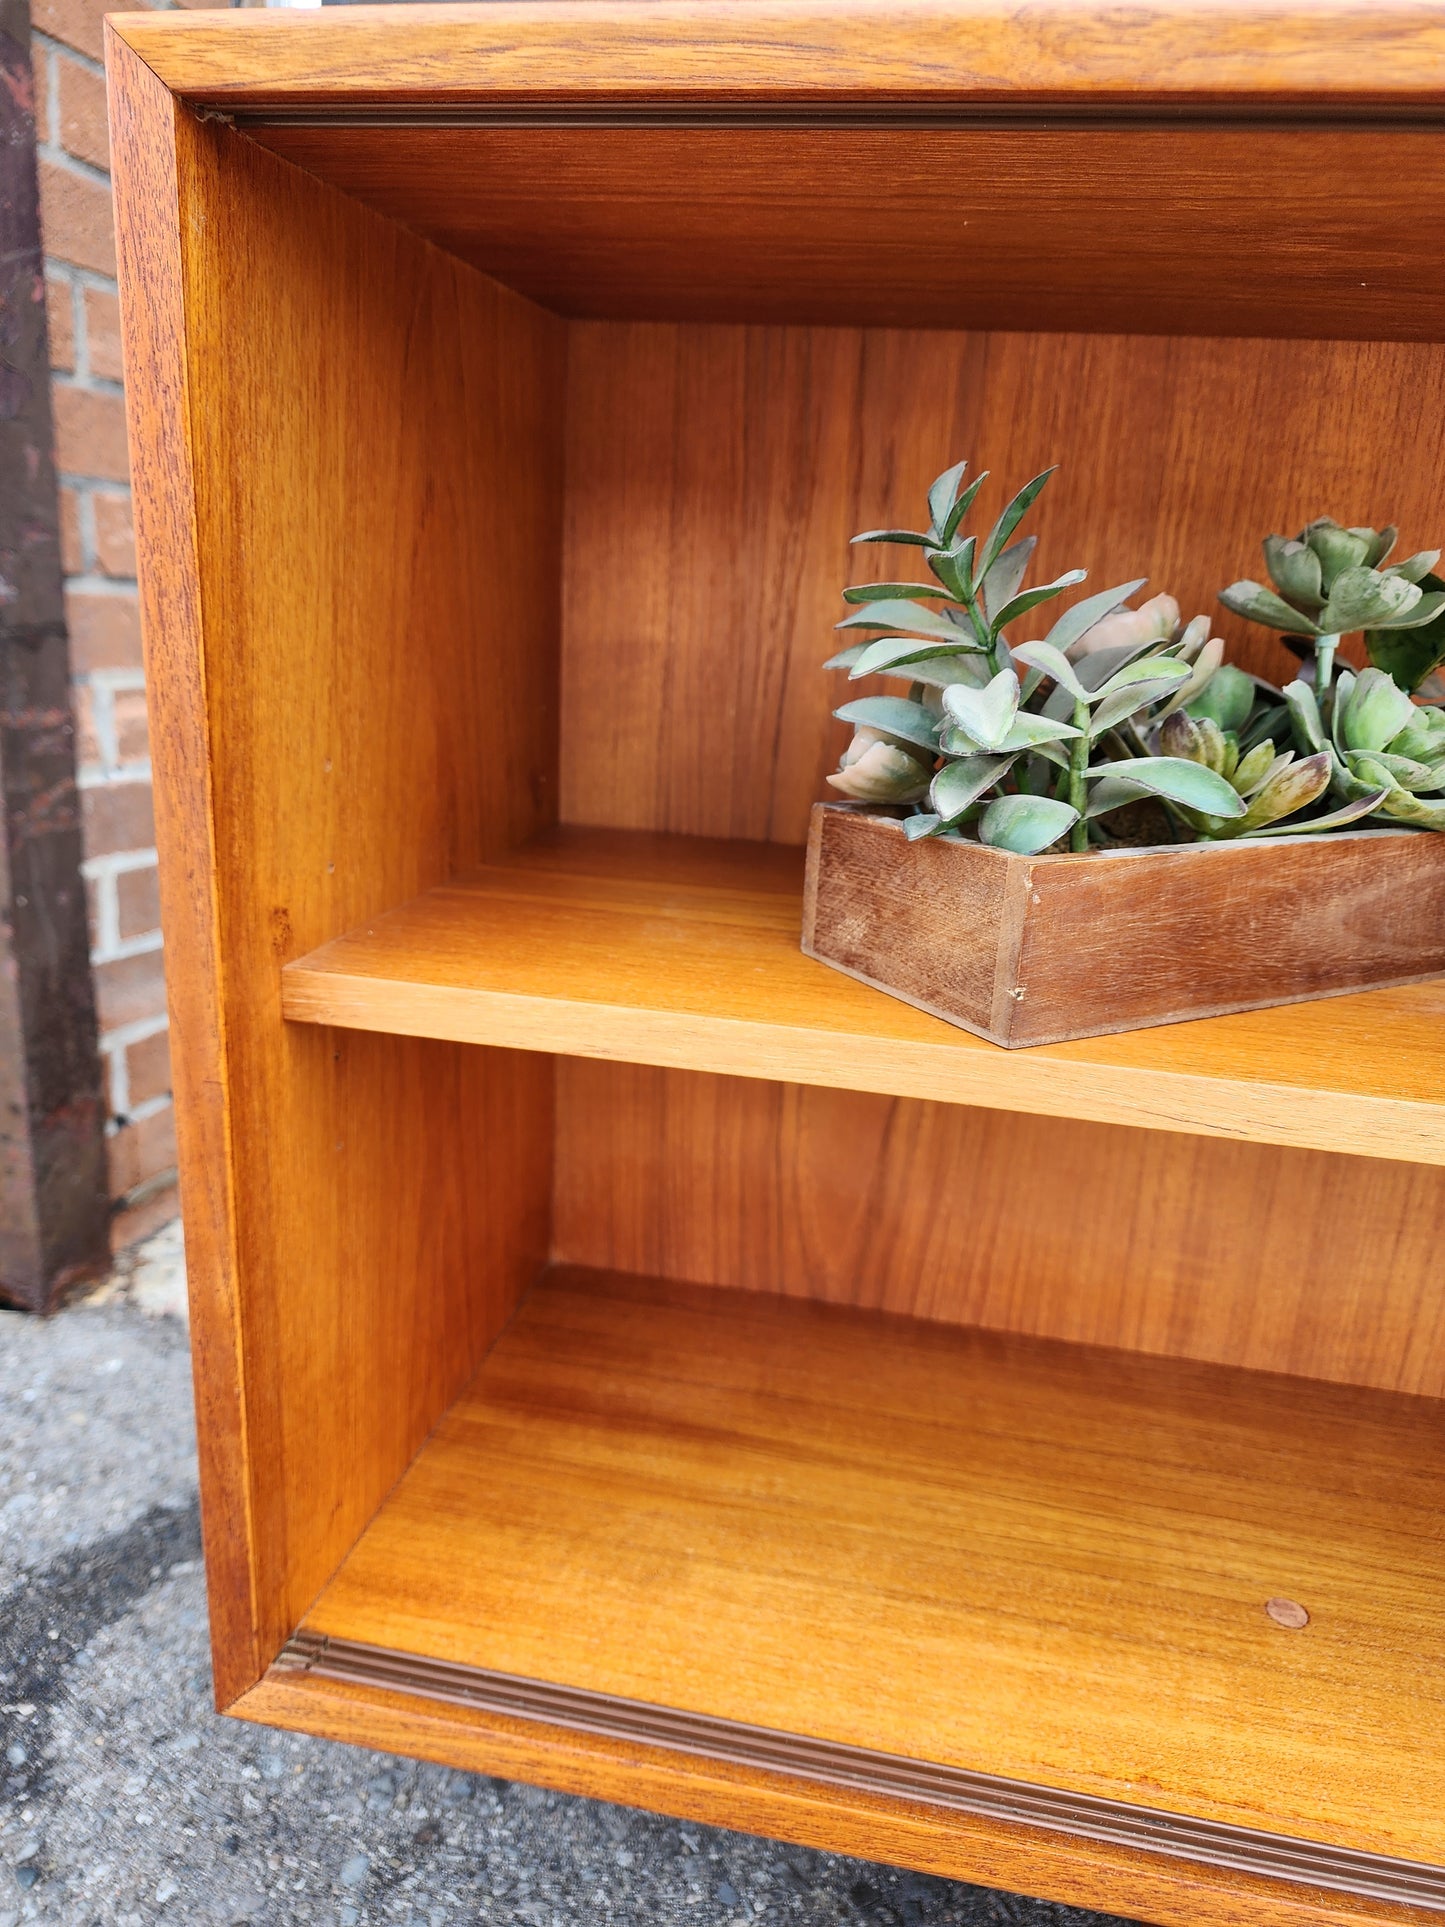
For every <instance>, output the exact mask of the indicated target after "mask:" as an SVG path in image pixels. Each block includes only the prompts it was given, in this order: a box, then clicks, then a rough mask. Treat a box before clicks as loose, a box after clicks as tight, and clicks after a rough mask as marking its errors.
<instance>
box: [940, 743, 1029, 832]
mask: <svg viewBox="0 0 1445 1927" xmlns="http://www.w3.org/2000/svg"><path fill="white" fill-rule="evenodd" d="M1013 762H1014V759H1013V757H1012V756H965V757H963V758H962V759H961V760H960V761H959V762H957V763H945V764H944V766H943V768H942V769H941V770H940V771H939V772H938V774H937V775H936V776H935V777H934V779H933V786H932V788H931V789H930V790H929V792H928V800H929V803H930V804H931V805H932V807H933V808H934V809H935V810H936V811H937V813H938V816H939V820H940V821H941V822H944V823H953V822H956V821H957V820H958V818H959V817H960V816H961V815H962V814H963V812H964V811H965V810H966V809H967V808H968V806H969V804H970V803H976V802H977V801H978V799H979V797H981V796H982V795H984V794H985V793H986V792H987V791H988V790H991V789H993V788H994V787H995V785H996V784H999V783H1001V782H1002V781H1003V779H1004V778H1005V776H1007V775H1008V773H1009V771H1010V770H1011V769H1012V768H1013Z"/></svg>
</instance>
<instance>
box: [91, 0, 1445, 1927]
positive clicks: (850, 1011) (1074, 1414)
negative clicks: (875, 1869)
mask: <svg viewBox="0 0 1445 1927" xmlns="http://www.w3.org/2000/svg"><path fill="white" fill-rule="evenodd" d="M110 67H111V85H112V94H113V138H114V146H115V165H116V176H117V182H118V209H119V235H120V253H121V265H122V287H123V294H124V310H125V329H126V343H127V361H128V394H129V403H130V409H131V424H132V443H133V449H134V458H135V481H136V491H137V513H138V518H139V528H140V535H141V547H142V571H143V582H142V588H143V596H144V603H145V612H146V630H147V646H148V651H149V666H150V677H151V688H152V700H153V719H154V720H153V735H154V742H155V757H156V768H157V776H158V783H159V819H160V820H159V836H160V841H161V858H162V873H163V884H164V907H165V919H166V932H167V944H168V956H169V962H170V971H171V988H172V1003H173V1014H174V1034H175V1052H174V1055H175V1062H176V1076H177V1098H178V1114H179V1122H180V1131H181V1151H182V1160H183V1176H184V1201H185V1210H186V1225H187V1240H188V1252H189V1257H190V1263H191V1268H192V1276H193V1294H194V1329H195V1341H196V1361H197V1365H196V1369H197V1397H198V1405H199V1412H200V1420H201V1440H202V1457H203V1479H204V1501H205V1517H206V1540H207V1556H208V1565H209V1571H210V1585H211V1610H212V1620H213V1629H214V1648H215V1667H216V1682H217V1691H218V1696H219V1700H220V1703H221V1704H222V1705H224V1706H225V1707H226V1708H228V1710H230V1711H231V1712H233V1713H236V1714H238V1715H240V1716H242V1717H245V1718H252V1719H257V1720H264V1721H270V1722H273V1723H276V1724H279V1725H289V1726H297V1727H301V1728H305V1729H307V1730H309V1731H314V1732H318V1733H325V1734H331V1735H334V1736H337V1737H341V1738H347V1739H354V1740H360V1741H364V1742H366V1743H368V1744H372V1745H377V1746H381V1747H386V1748H391V1749H396V1750H402V1751H413V1752H416V1753H419V1754H424V1755H426V1756H428V1757H431V1758H435V1759H439V1760H448V1761H452V1762H455V1763H457V1764H460V1765H466V1766H470V1767H475V1768H481V1769H484V1770H487V1771H493V1772H497V1773H502V1774H508V1775H514V1776H520V1777H523V1778H534V1779H537V1780H540V1781H543V1782H546V1783H549V1784H551V1785H555V1786H558V1787H563V1788H568V1789H572V1790H576V1791H580V1792H586V1793H592V1794H599V1795H602V1796H605V1797H607V1798H611V1799H619V1800H625V1801H633V1802H637V1803H641V1804H645V1805H651V1806H655V1807H658V1808H660V1809H662V1810H666V1811H670V1812H673V1813H677V1814H679V1815H687V1816H692V1817H696V1818H700V1819H706V1820H712V1821H718V1822H722V1823H726V1824H730V1825H735V1826H740V1827H746V1828H752V1829H755V1830H758V1831H762V1832H767V1833H772V1834H777V1835H781V1836H785V1837H791V1838H794V1839H798V1840H802V1841H809V1842H813V1843H815V1844H819V1845H826V1846H830V1847H834V1848H839V1849H842V1850H846V1851H849V1852H856V1853H861V1854H866V1855H872V1856H875V1857H879V1858H884V1859H893V1860H896V1861H899V1862H903V1863H907V1864H909V1865H913V1866H917V1867H920V1868H927V1869H931V1870H933V1871H936V1872H940V1873H946V1874H953V1875H957V1876H960V1877H963V1878H967V1879H971V1880H979V1881H984V1882H989V1883H993V1884H996V1885H1000V1886H1005V1887H1010V1888H1015V1889H1018V1890H1021V1891H1025V1892H1029V1893H1036V1894H1042V1895H1047V1896H1051V1897H1054V1898H1058V1899H1062V1900H1069V1901H1073V1902H1078V1903H1082V1904H1086V1905H1093V1906H1097V1907H1102V1908H1107V1909H1110V1910H1112V1911H1114V1912H1117V1913H1121V1914H1126V1915H1130V1916H1134V1917H1138V1918H1142V1919H1147V1920H1151V1921H1158V1922H1161V1923H1186V1922H1210V1923H1220V1924H1221V1927H1222V1924H1223V1923H1235V1922H1244V1921H1246V1920H1247V1921H1251V1922H1255V1921H1269V1922H1278V1923H1300V1924H1301V1927H1303V1923H1321V1924H1322V1927H1323V1923H1344V1922H1350V1923H1365V1922H1384V1921H1390V1920H1396V1919H1398V1920H1406V1919H1411V1918H1421V1919H1423V1918H1424V1917H1425V1915H1426V1914H1427V1913H1429V1912H1432V1911H1434V1912H1438V1911H1439V1910H1441V1909H1442V1908H1445V1535H1442V1531H1441V1515H1442V1500H1445V1422H1442V1421H1445V1405H1442V1403H1441V1400H1442V1397H1445V1243H1442V1238H1441V1231H1440V1227H1441V1224H1442V1220H1445V1169H1442V1167H1445V984H1424V985H1415V986H1413V987H1409V988H1404V989H1398V990H1391V991H1382V992H1376V993H1372V994H1370V995H1367V996H1356V997H1349V998H1342V999H1335V1000H1330V1001H1327V1002H1322V1003H1315V1004H1303V1005H1297V1006H1293V1007H1289V1008H1285V1009H1279V1010H1265V1011H1255V1012H1251V1013H1248V1014H1244V1015H1239V1016H1234V1017H1224V1018H1216V1019H1213V1020H1210V1021H1207V1022H1196V1023H1190V1024H1186V1025H1179V1026H1174V1027H1170V1028H1165V1029H1156V1030H1149V1031H1142V1032H1136V1033H1133V1034H1130V1035H1125V1036H1117V1037H1109V1038H1099V1039H1093V1040H1089V1041H1086V1042H1081V1043H1074V1044H1068V1045H1057V1046H1048V1047H1044V1048H1041V1049H1037V1050H1028V1051H1017V1052H1005V1051H1001V1050H997V1049H995V1048H994V1047H992V1046H990V1045H988V1044H985V1043H982V1042H979V1041H978V1040H976V1039H974V1038H972V1037H970V1036H968V1035H966V1034H964V1033H962V1032H960V1031H958V1030H956V1029H954V1028H952V1027H950V1026H948V1025H945V1024H943V1023H941V1022H938V1021H936V1020H934V1019H932V1018H930V1017H928V1016H926V1015H924V1014H922V1013H921V1012H919V1011H916V1010H914V1009H912V1008H910V1007H909V1006H907V1005H905V1004H902V1003H899V1002H896V1001H894V1000H891V999H889V998H888V997H886V996H884V995H882V994H880V993H878V992H876V991H873V990H871V989H869V988H868V987H866V986H864V985H862V984H859V983H856V982H853V981H851V980H849V979H847V978H845V977H843V976H840V975H838V974H837V973H835V972H832V971H830V970H828V969H826V968H825V967H823V966H822V965H820V964H817V963H814V962H812V961H810V960H809V959H807V958H805V957H804V956H802V954H801V953H800V950H799V947H798V937H799V917H800V891H801V880H802V856H801V847H800V846H801V844H802V842H803V839H804V836H805V834H806V827H807V818H808V811H809V807H810V805H811V803H812V802H813V800H814V799H815V798H816V797H818V796H820V795H822V794H823V793H824V789H823V785H822V776H823V774H824V772H825V770H826V769H827V768H829V767H830V766H831V765H832V763H833V762H834V760H835V759H836V756H837V754H838V750H839V747H840V736H841V731H840V726H838V725H836V724H835V723H833V722H832V721H831V719H830V714H829V712H830V709H831V707H832V701H831V700H830V696H831V695H832V691H831V690H830V687H829V682H828V679H827V678H826V677H825V676H824V675H823V674H822V672H821V671H820V669H819V667H818V665H819V663H820V661H821V659H822V658H823V657H824V656H825V655H826V654H827V653H828V651H829V647H830V626H831V624H832V622H833V621H834V620H835V619H836V616H837V613H838V601H837V592H838V588H839V585H840V581H841V579H842V576H843V571H844V570H845V569H846V568H847V567H848V566H850V551H849V550H848V548H847V546H846V545H847V538H848V536H849V535H850V534H851V533H852V532H853V531H854V530H855V529H857V528H859V527H862V526H865V525H869V524H873V525H877V524H880V523H888V522H891V521H893V520H897V521H899V522H901V523H903V524H904V525H905V526H906V525H907V524H908V522H909V519H910V517H911V516H912V514H913V511H914V507H915V503H916V501H917V500H918V498H919V497H920V495H921V491H922V489H923V488H924V487H925V486H926V484H927V483H928V481H929V480H931V478H932V476H933V475H934V474H935V473H936V472H937V471H938V470H939V469H940V468H941V467H943V466H944V464H945V463H946V462H947V461H948V460H950V459H953V458H955V457H957V456H960V455H965V454H966V455H968V456H970V457H971V458H972V459H973V461H974V462H975V464H987V463H991V464H992V465H993V467H994V469H995V471H996V472H998V477H999V482H1000V484H1002V483H1003V482H1005V481H1013V482H1015V483H1017V482H1018V481H1021V480H1022V479H1024V478H1025V477H1026V476H1027V475H1028V474H1030V473H1032V472H1033V471H1034V470H1036V469H1037V468H1039V467H1041V466H1043V465H1044V464H1045V463H1046V462H1048V461H1051V460H1057V461H1058V462H1059V463H1060V464H1061V470H1060V474H1059V475H1058V476H1057V477H1056V478H1055V480H1054V482H1053V483H1052V484H1051V487H1050V489H1049V490H1048V491H1047V493H1046V495H1045V497H1044V498H1043V501H1042V502H1041V505H1040V510H1041V512H1040V516H1039V528H1040V533H1041V538H1042V539H1041V546H1040V555H1039V561H1040V564H1041V565H1042V566H1043V568H1044V569H1045V570H1046V572H1047V573H1048V574H1053V573H1057V572H1058V570H1060V569H1062V568H1066V567H1069V566H1072V565H1075V564H1079V565H1083V566H1087V567H1088V568H1089V569H1090V571H1091V573H1092V576H1093V580H1094V581H1095V582H1096V583H1103V582H1105V581H1116V580H1120V579H1125V578H1127V577H1130V576H1132V575H1135V574H1137V573H1139V572H1140V570H1141V569H1147V570H1148V571H1149V572H1150V575H1151V578H1152V582H1153V586H1154V587H1155V588H1168V589H1170V590H1172V591H1174V592H1175V593H1176V594H1177V595H1178V596H1179V597H1180V600H1181V602H1183V603H1184V604H1185V613H1186V614H1189V613H1192V612H1193V611H1194V610H1195V609H1208V608H1212V607H1213V606H1214V605H1213V597H1214V592H1215V590H1216V589H1217V587H1218V585H1219V584H1220V583H1223V582H1228V581H1231V580H1233V579H1235V578H1236V577H1238V576H1239V575H1241V574H1247V573H1249V571H1250V569H1251V567H1252V566H1253V564H1254V558H1255V545H1256V543H1257V541H1258V539H1259V536H1260V535H1261V534H1263V533H1264V532H1266V531H1267V530H1269V529H1283V530H1288V529H1292V528H1294V527H1295V526H1297V525H1298V524H1300V523H1301V522H1302V521H1304V520H1305V519H1307V518H1308V517H1309V516H1311V515H1314V514H1319V513H1325V512H1328V513H1332V514H1335V515H1337V516H1338V517H1340V519H1342V520H1344V521H1347V522H1360V521H1374V520H1379V519H1383V518H1384V517H1385V516H1386V515H1388V514H1391V513H1393V514H1395V515H1396V516H1398V519H1399V520H1400V521H1401V523H1402V524H1403V525H1404V537H1405V540H1406V543H1407V545H1408V546H1409V547H1410V548H1415V547H1420V546H1424V545H1425V544H1426V543H1427V542H1429V543H1431V544H1432V545H1433V543H1434V542H1438V541H1439V540H1440V539H1441V535H1442V528H1445V499H1442V493H1441V487H1440V468H1439V455H1438V438H1439V423H1440V420H1441V416H1442V410H1445V346H1442V344H1445V282H1442V280H1441V277H1440V274H1439V269H1438V263H1437V261H1436V260H1435V254H1434V249H1433V245H1432V241H1431V236H1432V234H1433V231H1434V224H1435V217H1436V215H1437V214H1438V211H1439V207H1440V204H1441V197H1442V193H1445V6H1430V5H1426V6H1416V5H1408V6H1407V5H1404V4H1400V5H1398V6H1382V5H1357V6H1352V5H1348V4H1342V5H1337V6H1332V7H1330V8H1327V9H1323V10H1320V9H1314V10H1311V11H1309V12H1301V11H1298V10H1295V9H1293V8H1286V7H1282V6H1281V7H1275V8H1270V7H1268V6H1263V5H1261V6H1253V7H1249V8H1243V7H1241V8H1237V9H1227V10H1220V9H1218V8H1216V7H1208V6H1204V5H1202V4H1201V5H1196V6H1182V5H1178V4H1174V5H1169V4H1165V5H1161V6H1156V7H1152V8H1149V9H1147V10H1146V9H1140V10H1138V11H1137V12H1134V11H1131V10H1129V9H1127V8H1126V9H1122V10H1121V9H1119V8H1117V7H1107V8H1105V7H1100V8H1098V9H1097V10H1095V11H1089V10H1086V9H1065V8H1057V9H1054V8H1038V9H1022V10H1019V9H1015V8H1013V7H1011V6H1005V5H1004V4H1002V0H999V3H998V4H994V0H980V3H979V4H976V5H971V6H962V5H958V6H949V5H939V6H923V7H916V8H913V9H908V10H901V11H900V10H888V9H880V8H875V7H867V6H855V7H847V6H841V5H818V4H811V3H810V0H778V3H776V4H771V3H770V4H764V3H763V0H733V3H731V4H729V3H725V0H690V3H685V0H656V4H652V5H648V6H646V7H642V6H637V5H631V4H627V0H615V3H614V0H580V3H579V4H563V3H562V0H554V3H551V4H549V3H548V0H500V3H499V4H495V5H491V6H487V7H483V8H475V9H473V8H469V7H447V6H430V7H422V8H411V7H407V8H397V9H394V10H393V9H388V8H375V9H373V8H367V7H361V8H338V9H336V10H335V11H331V10H326V11H324V12H316V13H309V14H307V13H301V14H281V13H275V14H272V13H266V12H263V11H255V12H251V11H244V12H236V13H227V14H220V13H217V14H208V13H191V12H174V13H169V14H145V15H130V16H120V17H116V18H114V19H113V20H112V22H111V27H110ZM860 554H861V555H862V556H863V557H864V560H865V563H866V565H867V566H870V567H871V566H880V567H884V568H887V567H888V566H889V556H888V552H887V551H871V552H870V551H852V552H851V557H852V562H853V565H854V566H857V564H858V557H859V555H860ZM880 556H881V557H882V558H883V560H882V561H881V562H880V561H879V557H880ZM1226 632H1227V633H1230V634H1232V635H1234V634H1235V633H1236V632H1235V631H1234V629H1233V627H1232V626H1231V625H1230V624H1228V623H1226ZM1236 639H1237V641H1238V642H1239V644H1240V646H1241V648H1242V649H1243V650H1244V651H1245V652H1246V655H1247V659H1248V660H1249V661H1250V662H1252V663H1253V664H1254V666H1256V667H1257V668H1259V669H1261V670H1272V671H1274V672H1276V673H1277V672H1278V671H1279V670H1280V669H1281V668H1282V667H1283V666H1284V659H1283V658H1282V657H1281V656H1278V655H1276V654H1274V653H1273V652H1274V650H1275V647H1276V645H1275V644H1274V643H1273V642H1271V641H1269V640H1268V639H1259V638H1257V639H1255V640H1254V641H1252V642H1247V641H1246V639H1245V638H1244V637H1243V636H1242V635H1238V636H1237V637H1236ZM898 914H899V915H900V916H906V914H907V906H906V904H900V905H899V909H898ZM1238 941H1239V942H1240V943H1241V944H1245V945H1247V944H1248V943H1249V941H1250V931H1249V925H1248V915H1247V906H1242V907H1241V912H1240V922H1239V931H1238ZM1271 1601H1274V1602H1276V1603H1275V1606H1274V1609H1273V1612H1271V1611H1270V1610H1267V1608H1268V1607H1269V1604H1270V1602H1271ZM1280 1601H1284V1602H1287V1603H1286V1605H1284V1606H1281V1605H1280V1604H1279V1603H1278V1602H1280ZM1292 1607H1297V1608H1302V1609H1303V1611H1304V1613H1306V1614H1307V1615H1308V1622H1307V1623H1306V1624H1303V1625H1300V1624H1298V1623H1289V1622H1291V1621H1294V1622H1297V1621H1298V1620H1299V1618H1300V1613H1299V1612H1297V1611H1293V1610H1291V1608H1292ZM1282 1621H1283V1622H1285V1623H1281V1622H1282Z"/></svg>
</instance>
